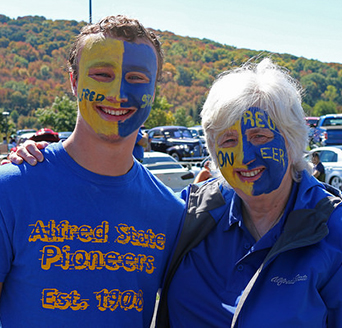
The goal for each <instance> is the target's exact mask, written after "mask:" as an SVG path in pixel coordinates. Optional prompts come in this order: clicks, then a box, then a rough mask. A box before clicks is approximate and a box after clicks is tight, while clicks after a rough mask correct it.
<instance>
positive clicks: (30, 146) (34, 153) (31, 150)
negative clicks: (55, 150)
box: [8, 140, 49, 166]
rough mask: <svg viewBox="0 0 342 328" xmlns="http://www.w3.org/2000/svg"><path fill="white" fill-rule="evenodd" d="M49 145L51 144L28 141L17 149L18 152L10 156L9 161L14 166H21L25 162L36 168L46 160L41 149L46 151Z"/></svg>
mask: <svg viewBox="0 0 342 328" xmlns="http://www.w3.org/2000/svg"><path fill="white" fill-rule="evenodd" d="M48 145H49V143H48V142H46V141H40V142H34V141H32V140H26V141H25V142H24V143H23V144H22V145H20V146H18V147H17V151H16V152H11V153H10V154H9V156H8V159H9V160H10V161H11V162H12V163H14V164H21V163H22V162H23V160H24V161H26V162H27V163H28V164H30V165H32V166H34V165H36V164H37V163H38V162H42V161H43V160H44V156H43V154H42V153H41V151H40V150H39V149H44V148H45V147H46V146H48Z"/></svg>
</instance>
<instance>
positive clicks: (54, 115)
mask: <svg viewBox="0 0 342 328" xmlns="http://www.w3.org/2000/svg"><path fill="white" fill-rule="evenodd" d="M35 115H36V117H38V121H39V122H40V123H41V124H42V125H44V126H45V127H51V128H52V129H53V130H54V131H73V130H74V128H75V124H76V118H77V102H76V101H72V100H70V98H69V97H68V96H63V97H62V98H60V97H56V98H55V101H54V103H53V104H52V106H51V107H47V108H40V109H38V110H37V111H36V113H35Z"/></svg>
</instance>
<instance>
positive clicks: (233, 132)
mask: <svg viewBox="0 0 342 328" xmlns="http://www.w3.org/2000/svg"><path fill="white" fill-rule="evenodd" d="M215 150H216V156H217V160H218V164H219V168H220V171H221V173H222V175H223V177H224V178H225V179H226V180H227V182H228V183H229V184H230V185H231V186H232V188H234V189H241V190H242V191H243V193H245V194H246V195H252V190H253V183H249V182H246V181H245V182H242V181H241V180H240V178H239V177H238V175H237V173H236V172H234V169H235V168H239V169H242V170H243V169H246V170H247V165H244V164H243V142H242V133H241V122H240V121H236V122H235V124H234V125H233V126H232V127H231V128H229V129H228V130H226V131H224V132H222V133H220V134H219V135H218V136H217V138H216V142H215Z"/></svg>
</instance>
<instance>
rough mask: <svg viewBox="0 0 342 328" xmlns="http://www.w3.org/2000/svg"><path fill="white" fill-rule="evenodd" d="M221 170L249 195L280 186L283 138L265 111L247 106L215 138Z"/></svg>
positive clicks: (284, 154) (285, 159)
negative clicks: (240, 114)
mask: <svg viewBox="0 0 342 328" xmlns="http://www.w3.org/2000/svg"><path fill="white" fill-rule="evenodd" d="M216 156H217V160H218V163H219V167H220V171H221V173H222V175H223V176H224V178H225V179H226V180H227V181H228V183H229V184H230V185H231V186H232V187H233V188H234V189H240V190H241V191H242V192H243V193H244V194H246V195H249V196H252V195H253V196H258V195H262V194H268V193H270V192H272V191H273V190H276V189H278V188H279V186H280V184H281V182H282V180H283V178H284V175H285V173H286V171H287V168H288V155H287V151H286V144H285V139H284V138H283V136H282V135H281V134H280V132H279V130H278V128H277V127H276V126H275V124H274V123H273V121H272V120H271V118H270V117H269V116H268V114H267V113H266V112H265V111H264V110H262V109H260V108H257V107H251V108H249V109H248V110H247V111H246V112H245V113H244V115H243V116H242V118H241V120H239V121H236V122H235V124H234V125H233V126H232V127H231V128H229V129H228V130H226V131H223V132H222V133H220V134H219V135H218V137H217V138H216Z"/></svg>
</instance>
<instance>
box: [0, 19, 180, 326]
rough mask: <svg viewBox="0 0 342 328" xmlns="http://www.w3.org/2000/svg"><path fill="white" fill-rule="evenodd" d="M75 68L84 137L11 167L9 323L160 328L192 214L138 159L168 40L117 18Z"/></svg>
mask: <svg viewBox="0 0 342 328" xmlns="http://www.w3.org/2000/svg"><path fill="white" fill-rule="evenodd" d="M68 63H69V72H70V81H71V87H72V90H73V93H74V94H75V96H76V97H77V101H78V117H77V122H76V127H75V130H74V132H73V133H72V134H71V136H70V137H69V138H68V139H67V140H66V141H64V142H63V143H62V142H58V143H51V144H49V145H48V146H47V147H46V148H45V149H44V150H43V153H42V154H41V156H44V157H45V159H46V160H45V161H44V162H43V163H41V164H40V165H37V166H35V167H31V166H30V165H28V164H27V163H24V164H22V165H21V166H16V165H13V164H6V165H3V166H1V168H0V208H1V212H0V292H1V296H0V320H1V322H2V326H3V327H4V328H6V327H16V328H17V327H19V328H20V327H50V328H53V327H58V328H60V327H109V326H115V327H141V328H142V327H149V325H150V322H151V319H152V315H153V311H154V304H155V300H156V293H157V290H158V288H159V287H160V286H161V282H162V278H163V274H164V270H165V267H166V265H167V262H168V259H169V257H170V254H171V250H172V248H173V245H174V243H175V240H176V236H177V232H178V227H179V224H180V220H181V217H182V215H183V211H184V202H183V201H182V200H180V199H178V198H176V197H175V195H174V194H173V193H172V192H171V191H169V189H168V188H167V187H165V186H164V185H163V184H162V183H161V182H160V181H159V180H158V179H156V178H155V177H154V176H153V175H152V174H151V173H150V172H149V171H148V170H147V169H145V168H144V167H143V166H142V165H141V164H140V163H139V162H138V161H137V160H135V159H134V157H133V156H132V152H133V148H134V145H135V141H136V138H137V134H138V131H139V127H140V126H141V125H142V124H143V122H144V121H145V120H146V118H147V117H148V115H149V112H150V110H151V105H152V101H153V98H154V94H155V87H156V82H157V78H158V77H159V75H160V72H161V68H162V52H161V49H160V43H159V41H158V39H157V38H156V36H155V34H154V33H153V32H151V31H148V30H146V29H145V28H144V27H143V26H142V25H141V24H140V23H139V21H137V20H135V19H129V18H127V17H125V16H121V15H118V16H108V17H105V18H104V19H102V20H101V21H100V22H99V23H96V24H92V25H87V26H85V27H84V28H83V29H82V31H81V33H80V34H79V35H78V36H77V39H76V42H75V43H74V45H73V46H72V49H71V52H70V56H69V62H68ZM31 142H33V141H31ZM44 146H46V144H43V145H42V146H40V147H44ZM1 289H2V291H1ZM0 326H1V325H0Z"/></svg>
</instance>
